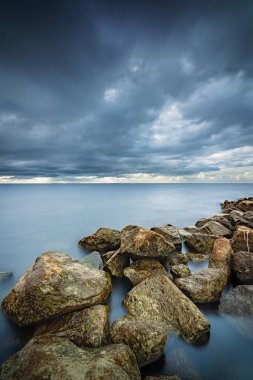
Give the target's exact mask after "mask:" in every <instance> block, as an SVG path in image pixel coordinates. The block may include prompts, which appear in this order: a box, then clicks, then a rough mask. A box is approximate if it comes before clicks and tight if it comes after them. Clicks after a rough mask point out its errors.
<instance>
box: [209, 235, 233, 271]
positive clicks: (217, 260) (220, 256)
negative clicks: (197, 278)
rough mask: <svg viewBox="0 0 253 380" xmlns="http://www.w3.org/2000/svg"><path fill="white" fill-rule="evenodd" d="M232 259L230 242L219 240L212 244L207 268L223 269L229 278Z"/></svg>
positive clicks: (223, 239) (224, 239)
mask: <svg viewBox="0 0 253 380" xmlns="http://www.w3.org/2000/svg"><path fill="white" fill-rule="evenodd" d="M232 257H233V250H232V247H231V243H230V241H229V240H228V239H226V238H219V239H217V240H215V242H214V245H213V251H212V254H211V256H210V259H209V265H208V266H209V268H216V269H223V270H224V271H226V273H227V277H228V278H229V276H230V274H231V262H232Z"/></svg>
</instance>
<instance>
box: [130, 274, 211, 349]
mask: <svg viewBox="0 0 253 380" xmlns="http://www.w3.org/2000/svg"><path fill="white" fill-rule="evenodd" d="M124 304H125V306H126V308H127V309H128V311H129V313H130V314H131V315H133V316H135V317H136V318H140V319H147V320H156V321H161V322H164V323H166V325H167V327H168V329H173V330H174V331H176V332H177V333H179V334H181V335H182V336H183V337H184V338H185V339H186V340H188V341H189V342H197V341H199V340H201V339H206V338H207V337H208V335H209V330H210V324H209V322H208V320H207V319H206V318H205V317H204V315H203V314H202V313H201V312H200V311H199V309H198V308H197V307H196V306H195V305H194V304H193V303H192V302H191V301H190V300H189V299H188V298H187V297H186V296H185V295H184V294H183V293H182V292H181V291H180V290H179V289H178V288H177V287H176V285H175V284H173V282H172V281H171V280H170V279H169V278H168V277H167V276H164V275H162V276H152V277H149V278H148V279H146V280H144V281H142V282H141V283H140V284H138V285H137V286H135V287H134V288H133V289H132V290H131V291H130V292H129V293H128V294H127V295H126V297H125V299H124Z"/></svg>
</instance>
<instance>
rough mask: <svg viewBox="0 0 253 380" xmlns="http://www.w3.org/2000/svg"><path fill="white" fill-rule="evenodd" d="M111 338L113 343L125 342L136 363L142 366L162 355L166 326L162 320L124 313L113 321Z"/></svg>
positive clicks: (165, 338)
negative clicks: (144, 318) (146, 318)
mask: <svg viewBox="0 0 253 380" xmlns="http://www.w3.org/2000/svg"><path fill="white" fill-rule="evenodd" d="M111 338H112V341H113V342H114V343H124V344H127V345H128V346H129V347H130V348H131V349H132V350H133V352H134V354H135V356H136V359H137V362H138V364H139V365H140V366H142V365H146V364H148V363H151V362H153V361H155V360H157V359H159V358H160V356H162V354H163V351H164V348H165V344H166V340H167V327H166V325H165V324H164V323H162V322H158V321H152V320H142V319H137V318H135V317H133V316H131V315H126V316H124V317H122V318H120V319H118V320H116V321H115V322H113V324H112V327H111Z"/></svg>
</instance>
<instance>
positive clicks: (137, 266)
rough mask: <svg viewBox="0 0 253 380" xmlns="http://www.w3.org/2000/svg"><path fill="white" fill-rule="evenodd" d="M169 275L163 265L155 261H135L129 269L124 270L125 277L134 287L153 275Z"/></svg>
mask: <svg viewBox="0 0 253 380" xmlns="http://www.w3.org/2000/svg"><path fill="white" fill-rule="evenodd" d="M161 274H165V275H166V274H167V272H166V270H165V268H164V267H163V266H162V264H161V263H160V262H159V261H158V260H155V259H140V260H137V261H134V262H133V263H132V264H131V265H130V266H129V267H127V268H125V269H124V276H125V277H127V278H128V279H129V280H130V281H131V283H132V284H133V285H137V284H139V283H140V282H141V281H143V280H145V279H146V278H148V277H150V276H152V275H161Z"/></svg>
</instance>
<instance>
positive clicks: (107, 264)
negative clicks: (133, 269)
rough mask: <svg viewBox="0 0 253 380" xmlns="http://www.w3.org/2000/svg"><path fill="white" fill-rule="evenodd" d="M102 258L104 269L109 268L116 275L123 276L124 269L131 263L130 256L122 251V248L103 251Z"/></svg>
mask: <svg viewBox="0 0 253 380" xmlns="http://www.w3.org/2000/svg"><path fill="white" fill-rule="evenodd" d="M102 259H103V263H104V269H105V270H108V271H109V273H111V275H112V276H114V277H122V276H123V275H124V269H125V268H126V267H127V266H128V265H129V264H130V259H129V256H128V255H126V254H124V253H122V252H121V251H120V249H118V250H117V251H109V252H106V253H102Z"/></svg>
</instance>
